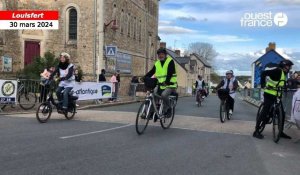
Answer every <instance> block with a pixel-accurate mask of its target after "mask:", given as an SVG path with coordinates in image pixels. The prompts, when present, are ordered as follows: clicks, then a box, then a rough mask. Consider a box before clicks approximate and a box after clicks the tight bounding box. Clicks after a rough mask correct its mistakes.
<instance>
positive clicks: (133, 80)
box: [131, 76, 139, 83]
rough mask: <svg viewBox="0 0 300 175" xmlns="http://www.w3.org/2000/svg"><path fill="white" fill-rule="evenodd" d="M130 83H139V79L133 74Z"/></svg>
mask: <svg viewBox="0 0 300 175" xmlns="http://www.w3.org/2000/svg"><path fill="white" fill-rule="evenodd" d="M131 83H139V79H138V77H137V76H133V77H132V79H131Z"/></svg>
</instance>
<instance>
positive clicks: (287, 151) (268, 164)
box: [0, 96, 300, 175]
mask: <svg viewBox="0 0 300 175" xmlns="http://www.w3.org/2000/svg"><path fill="white" fill-rule="evenodd" d="M138 105H139V104H138V103H136V104H129V105H122V106H114V107H106V108H99V109H92V110H81V111H78V114H77V115H76V119H75V120H72V121H67V120H65V119H64V118H63V117H62V116H59V115H57V114H55V115H54V116H53V117H52V118H51V120H50V121H49V122H48V123H46V124H39V123H38V122H37V121H36V119H35V118H34V117H35V115H34V114H24V115H17V116H16V115H9V116H0V157H1V159H0V170H1V173H0V174H1V175H2V174H4V175H14V174H22V175H23V174H25V175H27V174H28V175H34V174H37V175H38V174H44V175H48V174H49V175H51V174H63V175H65V174H72V175H77V174H78V175H82V174H105V175H106V174H112V175H115V174H129V175H132V174H133V175H135V174H136V175H141V174H142V175H143V174H188V175H190V174H204V175H206V174H209V175H211V174H213V175H218V174H225V175H227V174H230V175H232V174H236V175H240V174H245V175H254V174H266V175H268V174H270V175H271V174H272V175H274V174H278V175H282V174H291V175H295V174H299V172H300V168H299V166H298V162H299V161H300V151H299V148H300V146H299V143H298V142H295V140H283V139H282V140H280V142H279V143H278V144H275V143H274V142H273V141H272V138H271V128H270V127H268V128H267V129H266V132H265V135H266V137H265V139H263V140H257V139H255V138H253V137H252V136H251V134H252V131H253V127H254V119H255V114H256V110H257V108H255V107H254V106H251V105H249V104H247V103H245V102H243V101H241V100H240V99H238V98H237V99H236V108H235V111H234V115H233V120H231V121H226V122H225V123H224V124H221V123H220V121H219V118H218V107H219V101H218V99H217V97H216V96H209V97H208V98H207V99H205V102H204V105H203V106H202V107H199V108H198V107H196V105H195V104H194V100H193V98H191V97H187V98H180V100H179V103H178V105H177V109H176V116H175V120H174V123H173V125H172V128H171V129H168V130H163V129H161V128H160V126H159V125H158V124H151V125H150V126H149V128H147V130H146V133H145V134H144V135H141V136H138V135H137V134H136V133H135V128H134V125H133V124H134V120H135V115H136V111H137V109H138ZM287 133H289V134H291V135H292V136H297V137H300V135H299V131H297V130H295V129H290V130H287Z"/></svg>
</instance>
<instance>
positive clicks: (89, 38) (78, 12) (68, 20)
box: [0, 0, 159, 93]
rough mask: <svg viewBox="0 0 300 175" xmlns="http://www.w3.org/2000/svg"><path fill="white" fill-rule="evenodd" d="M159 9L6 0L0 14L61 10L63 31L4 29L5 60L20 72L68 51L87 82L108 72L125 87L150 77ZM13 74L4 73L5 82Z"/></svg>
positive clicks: (133, 0) (144, 0) (121, 0)
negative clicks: (113, 49) (111, 52)
mask: <svg viewBox="0 0 300 175" xmlns="http://www.w3.org/2000/svg"><path fill="white" fill-rule="evenodd" d="M158 7H159V2H158V0H48V1H40V0H0V10H24V9H26V10H58V11H59V30H1V31H0V56H6V57H10V58H12V70H13V71H12V73H14V72H16V71H18V70H20V69H23V68H24V67H25V66H26V65H28V64H30V63H31V62H32V61H33V59H34V58H35V57H36V56H42V55H43V54H44V53H45V52H46V51H52V52H54V53H55V54H56V55H57V56H58V55H59V53H60V52H63V51H64V52H68V53H70V55H71V57H72V62H73V63H75V64H76V65H80V66H81V68H82V69H83V72H84V74H85V75H84V77H85V80H93V81H96V80H97V76H98V74H99V72H100V70H101V69H103V68H106V69H107V70H108V72H109V73H112V72H114V71H120V72H121V82H122V83H121V86H122V84H128V83H129V80H130V79H131V77H132V76H133V75H135V76H136V75H137V76H140V75H144V73H145V72H147V71H148V69H150V68H149V67H150V65H151V64H152V62H153V60H154V59H155V51H156V49H157V46H158V42H159V41H158V38H159V37H158ZM107 45H112V46H117V48H118V50H117V53H115V56H111V57H107V56H105V46H107ZM2 64H3V63H2V61H0V68H1V67H2ZM0 71H2V68H1V69H0ZM12 73H5V72H1V74H0V78H1V76H4V75H6V74H12ZM123 87H124V88H125V89H123V88H122V89H123V91H124V93H125V92H126V91H127V85H126V86H123Z"/></svg>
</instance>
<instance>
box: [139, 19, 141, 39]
mask: <svg viewBox="0 0 300 175" xmlns="http://www.w3.org/2000/svg"><path fill="white" fill-rule="evenodd" d="M139 41H142V20H140V25H139Z"/></svg>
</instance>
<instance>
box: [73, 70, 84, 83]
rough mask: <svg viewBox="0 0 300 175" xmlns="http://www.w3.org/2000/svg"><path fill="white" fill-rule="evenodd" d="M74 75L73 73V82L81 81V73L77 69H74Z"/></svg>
mask: <svg viewBox="0 0 300 175" xmlns="http://www.w3.org/2000/svg"><path fill="white" fill-rule="evenodd" d="M74 75H75V82H81V80H82V75H81V74H80V73H79V70H78V69H75V71H74Z"/></svg>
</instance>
